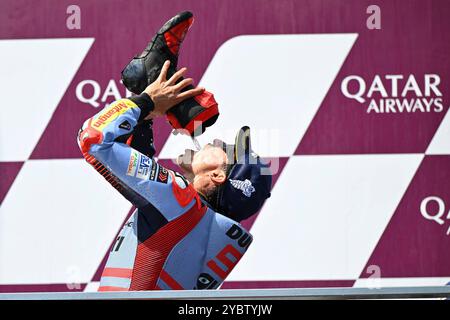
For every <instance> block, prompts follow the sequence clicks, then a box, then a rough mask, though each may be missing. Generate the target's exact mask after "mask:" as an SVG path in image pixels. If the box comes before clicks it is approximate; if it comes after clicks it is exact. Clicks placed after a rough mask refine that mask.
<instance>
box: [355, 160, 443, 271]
mask: <svg viewBox="0 0 450 320" xmlns="http://www.w3.org/2000/svg"><path fill="white" fill-rule="evenodd" d="M449 182H450V156H425V158H424V159H423V161H422V163H421V165H420V167H419V169H418V170H417V173H416V175H415V177H414V179H413V180H412V182H411V184H410V185H409V187H408V189H407V191H406V193H405V195H404V196H403V199H402V200H401V202H400V204H399V206H398V208H397V210H396V211H395V213H394V216H393V217H392V219H391V221H390V222H389V225H388V227H387V228H386V230H385V231H384V234H383V236H382V237H381V240H380V241H379V243H378V245H377V246H376V248H375V250H374V251H373V253H372V256H371V257H370V259H369V261H368V262H367V265H366V267H365V268H364V270H367V267H368V266H370V265H377V266H379V267H380V268H381V277H382V278H385V277H448V275H449V270H450V254H448V252H449V251H448V248H449V247H450V236H447V235H446V232H447V230H448V228H450V220H449V219H446V216H447V214H448V212H449V211H450V185H449ZM429 196H437V197H440V198H441V199H442V200H443V201H444V203H445V205H446V207H445V214H444V216H443V217H442V219H443V220H445V224H444V225H439V224H438V223H437V222H434V221H430V220H427V219H425V218H424V217H423V216H422V215H421V212H420V205H421V202H422V200H423V199H425V198H427V197H429ZM428 212H429V213H430V214H435V213H437V212H438V207H437V204H436V203H430V204H429V206H428ZM369 276H370V275H369V274H365V273H364V272H363V273H362V274H361V278H365V277H369Z"/></svg>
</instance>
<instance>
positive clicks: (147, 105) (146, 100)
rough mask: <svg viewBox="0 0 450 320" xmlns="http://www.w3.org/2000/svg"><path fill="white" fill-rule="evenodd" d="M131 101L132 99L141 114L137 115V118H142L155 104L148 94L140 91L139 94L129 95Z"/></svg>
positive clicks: (153, 108)
mask: <svg viewBox="0 0 450 320" xmlns="http://www.w3.org/2000/svg"><path fill="white" fill-rule="evenodd" d="M128 99H130V100H131V101H133V102H134V103H135V104H136V105H137V106H138V107H139V108H140V109H141V115H140V116H139V120H142V119H144V118H145V117H147V116H148V115H149V113H150V112H152V111H153V110H155V104H154V103H153V100H152V99H151V98H150V96H149V95H148V94H147V93H146V92H142V93H141V94H140V95H137V96H132V97H129V98H128Z"/></svg>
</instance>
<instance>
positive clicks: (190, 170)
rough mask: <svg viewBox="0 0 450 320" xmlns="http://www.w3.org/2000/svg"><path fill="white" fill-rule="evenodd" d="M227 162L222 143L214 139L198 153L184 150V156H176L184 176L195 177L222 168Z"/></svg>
mask: <svg viewBox="0 0 450 320" xmlns="http://www.w3.org/2000/svg"><path fill="white" fill-rule="evenodd" d="M227 160H228V159H227V154H226V153H225V151H224V150H223V142H222V141H221V140H219V139H214V141H213V143H208V144H206V145H205V146H204V147H203V148H202V149H201V150H200V151H194V150H191V149H186V150H185V151H184V154H182V155H179V156H178V158H177V163H178V165H179V166H180V167H181V168H182V169H183V171H184V172H185V173H186V174H191V175H193V176H196V175H200V174H204V173H207V172H209V171H212V170H216V169H220V168H223V166H224V164H226V163H227Z"/></svg>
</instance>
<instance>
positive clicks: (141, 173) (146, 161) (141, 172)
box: [136, 154, 152, 180]
mask: <svg viewBox="0 0 450 320" xmlns="http://www.w3.org/2000/svg"><path fill="white" fill-rule="evenodd" d="M151 167H152V160H151V159H150V158H149V157H147V156H144V155H143V154H141V158H140V159H139V165H138V169H137V174H136V178H139V179H143V180H148V178H149V176H150V168H151Z"/></svg>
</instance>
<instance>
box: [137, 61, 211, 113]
mask: <svg viewBox="0 0 450 320" xmlns="http://www.w3.org/2000/svg"><path fill="white" fill-rule="evenodd" d="M169 66H170V61H169V60H166V62H164V65H163V67H162V69H161V73H160V74H159V77H158V79H156V80H155V81H154V82H153V83H151V84H150V85H149V86H148V87H147V88H145V90H144V92H145V93H146V94H147V95H148V96H149V97H150V99H152V101H153V103H154V105H155V109H154V110H153V111H152V112H151V113H150V114H149V115H148V116H147V117H146V119H149V118H154V117H157V116H162V115H164V114H165V113H166V112H167V111H168V110H169V109H170V108H172V107H173V106H175V105H176V104H178V103H180V102H181V101H183V100H185V99H188V98H191V97H194V96H196V95H198V94H201V93H202V92H203V91H204V90H205V88H200V87H196V88H193V89H190V90H186V91H184V92H181V90H183V88H185V87H186V86H188V85H191V84H192V83H193V80H192V78H187V79H183V80H182V81H180V82H179V83H177V81H178V80H179V79H180V78H181V77H182V76H183V75H184V74H185V73H186V70H187V69H186V68H181V69H180V70H178V71H177V72H175V73H174V74H173V75H172V77H170V79H168V80H167V79H166V77H167V71H168V70H169Z"/></svg>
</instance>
